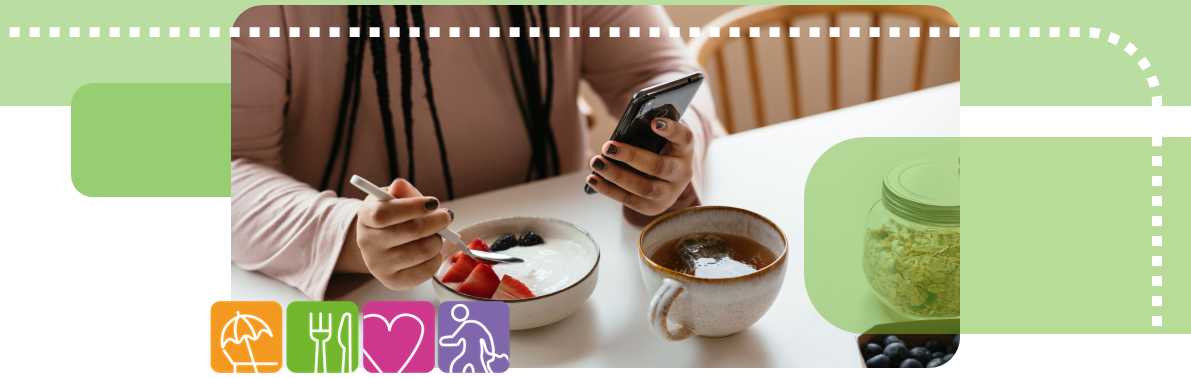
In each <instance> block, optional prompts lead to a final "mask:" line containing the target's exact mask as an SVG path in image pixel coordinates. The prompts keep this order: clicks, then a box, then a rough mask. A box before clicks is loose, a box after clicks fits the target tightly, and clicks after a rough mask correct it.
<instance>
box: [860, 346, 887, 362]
mask: <svg viewBox="0 0 1191 378" xmlns="http://www.w3.org/2000/svg"><path fill="white" fill-rule="evenodd" d="M884 352H885V348H881V346H880V345H877V344H873V343H868V345H865V346H864V351H863V353H862V354H863V355H864V359H865V360H868V359H870V358H873V356H876V355H878V354H881V353H884Z"/></svg>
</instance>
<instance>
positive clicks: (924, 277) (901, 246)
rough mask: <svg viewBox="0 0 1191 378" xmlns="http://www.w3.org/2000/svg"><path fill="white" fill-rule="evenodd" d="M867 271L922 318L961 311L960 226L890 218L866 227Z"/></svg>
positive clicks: (879, 288) (898, 303)
mask: <svg viewBox="0 0 1191 378" xmlns="http://www.w3.org/2000/svg"><path fill="white" fill-rule="evenodd" d="M864 253H865V256H864V274H865V276H866V277H867V278H868V281H869V284H870V285H871V286H872V288H873V291H875V292H876V293H877V295H879V296H881V297H882V298H883V299H884V300H885V301H886V302H888V303H889V304H890V305H891V306H893V307H894V308H895V309H896V310H899V311H900V312H902V313H904V314H909V315H911V316H915V317H921V318H953V317H959V228H940V227H927V226H922V225H917V224H904V223H901V222H898V221H896V220H893V219H890V220H888V221H886V222H885V224H883V225H881V228H880V229H877V230H874V229H871V228H870V229H868V230H867V231H866V237H865V241H864Z"/></svg>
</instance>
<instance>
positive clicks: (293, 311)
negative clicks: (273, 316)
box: [285, 302, 360, 373]
mask: <svg viewBox="0 0 1191 378" xmlns="http://www.w3.org/2000/svg"><path fill="white" fill-rule="evenodd" d="M359 317H360V311H359V308H357V307H356V304H355V303H352V302H292V303H290V304H289V306H288V307H286V309H285V359H286V367H287V368H289V371H290V372H294V373H328V372H329V373H350V372H353V371H355V370H356V367H357V366H359V364H360V361H359V356H360V326H359V324H360V318H359ZM320 321H321V322H320ZM316 340H317V341H316Z"/></svg>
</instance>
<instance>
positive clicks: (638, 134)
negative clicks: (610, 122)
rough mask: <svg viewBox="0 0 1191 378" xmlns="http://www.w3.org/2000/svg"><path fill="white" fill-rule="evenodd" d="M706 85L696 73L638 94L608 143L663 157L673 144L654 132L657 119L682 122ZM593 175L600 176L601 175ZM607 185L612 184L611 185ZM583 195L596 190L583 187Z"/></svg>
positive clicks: (619, 164) (615, 162) (611, 160)
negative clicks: (684, 115) (696, 96)
mask: <svg viewBox="0 0 1191 378" xmlns="http://www.w3.org/2000/svg"><path fill="white" fill-rule="evenodd" d="M702 85H703V73H702V72H695V73H692V74H690V75H686V76H684V77H682V78H679V79H677V80H674V81H671V82H667V83H662V84H658V85H655V86H652V87H649V88H645V89H642V90H640V91H637V94H635V95H633V98H632V100H630V101H629V106H628V108H627V109H625V110H624V115H622V116H620V122H619V123H617V124H616V130H613V131H612V137H611V138H608V140H611V141H614V142H620V143H624V144H627V145H630V146H634V147H638V148H641V149H644V150H646V151H649V152H653V153H655V154H656V153H661V152H662V148H665V147H666V142H669V141H667V140H666V138H662V136H661V135H658V134H657V133H655V132H653V130H651V129H650V124H651V123H652V122H653V119H654V118H659V117H661V118H669V119H672V120H675V121H681V120H682V114H683V113H685V112H686V109H687V107H689V106H690V105H691V100H693V99H694V98H695V93H698V92H699V87H700V86H702ZM604 157H605V159H604V160H606V161H608V162H611V163H612V164H616V166H618V167H621V168H624V169H627V170H629V171H631V172H634V173H637V174H639V175H642V176H645V177H652V176H650V175H647V174H644V173H641V171H638V170H637V169H636V168H633V167H631V166H629V165H628V164H625V163H623V162H620V161H618V160H615V159H612V158H608V157H607V156H604ZM591 173H593V174H595V175H597V176H599V173H597V172H591ZM601 177H603V176H601ZM605 182H607V183H608V184H612V183H611V182H608V181H605ZM612 185H616V184H612ZM583 191H584V192H586V193H587V194H595V193H596V191H595V189H593V188H592V187H591V185H587V184H584V185H583Z"/></svg>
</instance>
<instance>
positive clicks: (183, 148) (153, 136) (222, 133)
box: [70, 84, 231, 197]
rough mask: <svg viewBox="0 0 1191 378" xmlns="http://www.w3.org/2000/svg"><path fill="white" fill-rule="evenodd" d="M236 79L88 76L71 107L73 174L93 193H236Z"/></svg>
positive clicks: (81, 189)
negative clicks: (103, 79)
mask: <svg viewBox="0 0 1191 378" xmlns="http://www.w3.org/2000/svg"><path fill="white" fill-rule="evenodd" d="M230 101H231V86H230V85H229V84H88V85H84V86H83V87H81V88H79V90H78V91H77V92H75V95H74V98H73V99H72V100H71V109H70V178H71V181H72V182H73V183H74V187H75V189H76V190H78V192H79V193H82V194H83V195H86V196H90V197H227V196H228V195H230V194H231V187H230V186H229V185H228V183H229V182H230V180H231V165H230V164H229V159H228V156H230V154H231V152H230V151H231V110H230V108H229V107H228V104H229V103H230Z"/></svg>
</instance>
